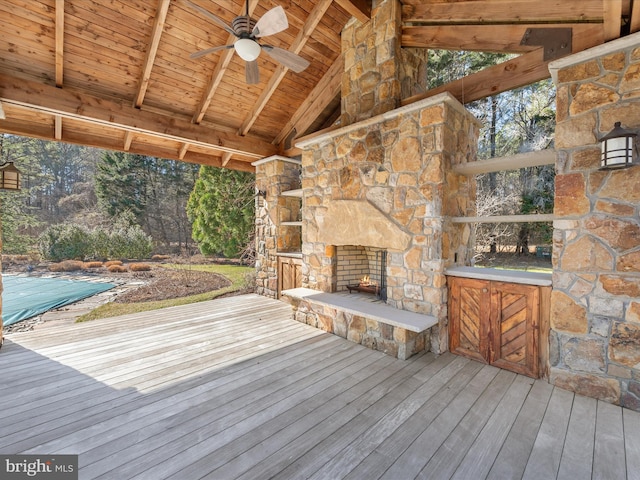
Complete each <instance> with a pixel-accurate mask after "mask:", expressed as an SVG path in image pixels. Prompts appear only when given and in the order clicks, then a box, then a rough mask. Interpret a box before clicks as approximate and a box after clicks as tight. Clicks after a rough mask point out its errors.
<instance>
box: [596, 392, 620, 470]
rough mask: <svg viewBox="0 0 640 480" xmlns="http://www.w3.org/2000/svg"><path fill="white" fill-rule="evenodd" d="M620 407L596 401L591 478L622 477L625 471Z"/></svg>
mask: <svg viewBox="0 0 640 480" xmlns="http://www.w3.org/2000/svg"><path fill="white" fill-rule="evenodd" d="M621 430H622V409H620V408H617V407H616V406H614V405H611V404H610V403H605V402H601V401H598V408H597V413H596V436H595V449H594V454H593V478H624V477H625V475H626V473H627V468H626V460H625V448H624V436H623V435H620V431H621Z"/></svg>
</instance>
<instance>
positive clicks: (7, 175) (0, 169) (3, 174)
mask: <svg viewBox="0 0 640 480" xmlns="http://www.w3.org/2000/svg"><path fill="white" fill-rule="evenodd" d="M20 188H21V185H20V170H18V169H17V168H16V166H15V165H14V164H13V162H4V163H2V164H0V189H2V190H14V191H16V190H20Z"/></svg>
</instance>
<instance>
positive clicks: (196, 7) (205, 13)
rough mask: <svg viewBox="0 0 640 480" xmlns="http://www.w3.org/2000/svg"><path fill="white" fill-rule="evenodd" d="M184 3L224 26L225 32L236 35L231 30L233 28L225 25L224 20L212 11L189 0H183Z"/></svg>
mask: <svg viewBox="0 0 640 480" xmlns="http://www.w3.org/2000/svg"><path fill="white" fill-rule="evenodd" d="M185 3H186V4H187V5H189V6H190V7H191V8H193V9H194V10H197V11H198V12H200V13H201V14H202V15H204V16H205V17H208V18H209V19H211V20H213V21H214V22H216V23H217V24H218V25H220V26H221V27H222V28H224V29H225V30H226V31H227V32H229V33H230V34H231V35H233V36H235V37H237V35H236V32H234V31H233V29H232V28H231V27H230V26H229V25H227V24H226V23H225V21H224V20H222V19H221V18H219V17H216V16H215V15H214V14H213V13H211V12H209V11H207V10H205V9H204V8H202V7H201V6H199V5H196V4H195V3H191V2H190V1H189V0H185Z"/></svg>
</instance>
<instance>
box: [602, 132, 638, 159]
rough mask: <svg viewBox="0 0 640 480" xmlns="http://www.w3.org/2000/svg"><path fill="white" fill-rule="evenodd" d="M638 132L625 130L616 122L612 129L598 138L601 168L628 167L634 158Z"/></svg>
mask: <svg viewBox="0 0 640 480" xmlns="http://www.w3.org/2000/svg"><path fill="white" fill-rule="evenodd" d="M637 136H638V134H637V133H636V132H634V131H632V130H627V129H625V128H622V127H621V126H620V122H616V123H615V125H614V127H613V130H611V131H610V132H609V133H607V134H606V135H605V136H604V137H602V138H601V139H600V143H601V146H602V157H601V159H600V169H601V170H611V169H614V168H625V167H630V166H631V165H632V164H633V160H634V150H635V143H636V137H637Z"/></svg>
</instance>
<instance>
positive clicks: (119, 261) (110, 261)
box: [104, 260, 122, 268]
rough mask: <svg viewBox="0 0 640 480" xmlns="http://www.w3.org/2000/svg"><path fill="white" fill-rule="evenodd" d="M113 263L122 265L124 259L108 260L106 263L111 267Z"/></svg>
mask: <svg viewBox="0 0 640 480" xmlns="http://www.w3.org/2000/svg"><path fill="white" fill-rule="evenodd" d="M112 265H122V261H121V260H109V261H108V262H106V263H105V264H104V266H105V267H107V268H109V267H111V266H112Z"/></svg>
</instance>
